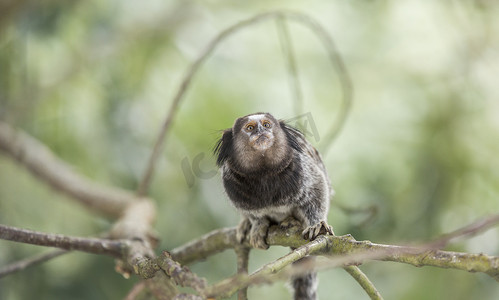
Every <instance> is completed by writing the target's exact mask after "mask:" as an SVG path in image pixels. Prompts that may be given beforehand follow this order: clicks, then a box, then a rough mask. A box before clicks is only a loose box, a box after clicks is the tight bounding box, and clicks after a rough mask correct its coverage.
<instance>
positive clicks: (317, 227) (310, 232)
mask: <svg viewBox="0 0 499 300" xmlns="http://www.w3.org/2000/svg"><path fill="white" fill-rule="evenodd" d="M321 234H330V235H334V232H333V227H331V226H330V225H329V224H327V223H326V221H320V222H319V223H317V224H314V225H312V226H309V227H307V228H306V229H305V230H303V232H302V233H301V235H302V236H303V238H304V239H306V240H313V239H315V238H316V237H318V236H319V235H321Z"/></svg>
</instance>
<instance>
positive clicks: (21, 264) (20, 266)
mask: <svg viewBox="0 0 499 300" xmlns="http://www.w3.org/2000/svg"><path fill="white" fill-rule="evenodd" d="M66 253H69V251H67V250H62V249H56V250H53V251H50V252H48V253H43V254H39V255H36V256H34V257H30V258H27V259H23V260H20V261H17V262H15V263H12V264H10V265H7V266H5V267H3V268H2V269H0V278H2V277H4V276H7V275H10V274H13V273H15V272H19V271H22V270H24V269H26V268H28V267H31V266H34V265H37V264H41V263H43V262H46V261H48V260H51V259H52V258H56V257H59V256H61V255H63V254H66Z"/></svg>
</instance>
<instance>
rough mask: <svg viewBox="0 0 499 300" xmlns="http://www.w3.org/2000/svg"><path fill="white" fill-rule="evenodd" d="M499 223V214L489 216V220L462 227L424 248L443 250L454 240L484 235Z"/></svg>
mask: <svg viewBox="0 0 499 300" xmlns="http://www.w3.org/2000/svg"><path fill="white" fill-rule="evenodd" d="M498 223H499V214H495V215H492V216H489V217H487V218H483V219H479V220H477V221H475V222H473V223H471V224H469V225H467V226H464V227H461V228H459V229H457V230H454V231H452V232H450V233H447V234H444V235H443V236H441V237H439V238H437V239H435V240H434V241H432V242H430V243H427V244H424V245H423V246H422V247H426V248H430V249H433V248H436V249H441V248H443V247H445V246H447V245H448V244H449V243H450V242H451V241H452V240H454V239H456V238H460V237H473V236H475V235H477V234H479V233H482V232H484V231H486V230H488V229H490V228H491V227H494V226H496V225H497V224H498Z"/></svg>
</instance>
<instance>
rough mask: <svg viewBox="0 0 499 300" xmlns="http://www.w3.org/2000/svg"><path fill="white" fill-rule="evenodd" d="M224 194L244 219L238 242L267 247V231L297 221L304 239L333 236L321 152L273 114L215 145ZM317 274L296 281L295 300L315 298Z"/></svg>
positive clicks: (240, 123) (246, 123)
mask: <svg viewBox="0 0 499 300" xmlns="http://www.w3.org/2000/svg"><path fill="white" fill-rule="evenodd" d="M215 154H217V165H218V166H220V167H221V169H222V179H223V184H224V188H225V191H226V192H227V195H228V196H229V198H230V200H231V202H232V203H233V205H234V206H235V207H236V208H237V209H238V210H239V212H240V213H241V215H242V220H241V222H240V223H239V226H238V228H237V238H238V241H239V242H243V241H244V240H245V239H246V238H249V242H250V244H251V245H252V246H253V247H255V248H260V249H267V248H268V245H267V243H266V241H265V239H266V236H267V231H268V227H269V226H270V225H271V224H273V223H276V224H279V223H281V222H282V221H284V220H285V219H287V218H290V217H292V218H294V219H296V220H298V222H299V223H300V224H301V226H302V227H303V233H302V235H303V237H304V238H306V239H309V240H312V239H315V238H316V237H317V236H318V235H319V234H320V233H326V234H333V231H332V228H331V226H329V225H328V224H327V221H326V220H327V213H328V209H329V198H330V193H331V188H330V185H329V178H328V175H327V172H326V168H325V167H324V164H323V162H322V160H321V158H320V155H319V153H318V152H317V150H316V149H315V148H314V147H313V146H312V145H311V144H310V143H309V142H308V141H307V140H306V139H305V137H304V136H303V134H302V133H301V132H299V131H298V130H297V129H294V128H292V127H290V126H288V125H287V124H285V123H284V122H283V121H277V120H276V119H275V118H274V117H273V116H272V115H270V114H268V113H256V114H251V115H247V116H244V117H241V118H238V119H237V120H236V121H235V123H234V126H233V127H232V128H230V129H226V130H225V131H224V133H223V135H222V138H221V139H220V140H219V141H218V143H217V145H216V147H215ZM315 277H316V274H315V273H310V274H307V275H304V276H302V277H299V278H296V279H295V280H294V282H293V286H294V288H295V299H315V285H316V284H315V283H316V278H315Z"/></svg>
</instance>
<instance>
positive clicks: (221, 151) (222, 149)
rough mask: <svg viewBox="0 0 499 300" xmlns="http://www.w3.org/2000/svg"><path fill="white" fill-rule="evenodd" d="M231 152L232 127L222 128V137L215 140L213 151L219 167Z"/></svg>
mask: <svg viewBox="0 0 499 300" xmlns="http://www.w3.org/2000/svg"><path fill="white" fill-rule="evenodd" d="M231 152H232V129H231V128H229V129H226V130H224V133H223V135H222V137H221V138H220V139H219V140H218V141H217V143H216V145H215V148H214V149H213V153H214V154H215V155H217V165H218V166H219V167H221V166H222V165H223V164H224V162H225V161H226V160H227V159H228V158H229V155H230V154H231Z"/></svg>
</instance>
